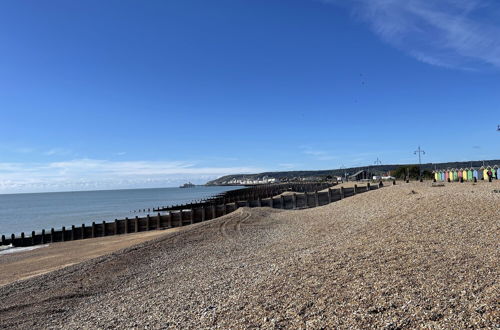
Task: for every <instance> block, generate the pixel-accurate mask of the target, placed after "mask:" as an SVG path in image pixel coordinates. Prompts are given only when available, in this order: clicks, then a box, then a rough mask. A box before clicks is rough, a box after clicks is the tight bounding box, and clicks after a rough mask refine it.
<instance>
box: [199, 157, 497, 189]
mask: <svg viewBox="0 0 500 330" xmlns="http://www.w3.org/2000/svg"><path fill="white" fill-rule="evenodd" d="M484 164H485V165H499V166H500V160H498V159H497V160H485V161H484ZM413 165H415V164H388V165H371V166H362V167H350V168H343V169H340V168H339V169H331V170H312V171H277V172H263V173H253V174H231V175H226V176H223V177H220V178H218V179H215V180H212V181H209V182H207V183H206V184H207V185H224V184H227V183H228V182H229V181H231V180H233V179H235V180H257V179H262V178H264V177H269V178H275V179H277V180H283V179H287V180H293V179H311V180H314V179H322V178H325V177H327V176H332V177H336V176H344V174H345V173H347V174H348V175H350V174H354V173H356V172H358V171H360V170H369V172H371V173H373V174H375V175H380V174H385V173H388V172H389V171H394V170H396V169H398V168H399V167H401V166H413ZM482 165H483V161H482V160H481V161H466V162H448V163H426V164H422V170H434V169H435V168H437V169H446V168H464V167H470V166H472V167H481V166H482Z"/></svg>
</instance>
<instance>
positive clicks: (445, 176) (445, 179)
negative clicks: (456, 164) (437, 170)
mask: <svg viewBox="0 0 500 330" xmlns="http://www.w3.org/2000/svg"><path fill="white" fill-rule="evenodd" d="M449 175H450V172H448V171H444V181H448V178H449V177H450V176H449Z"/></svg>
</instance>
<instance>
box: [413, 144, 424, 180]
mask: <svg viewBox="0 0 500 330" xmlns="http://www.w3.org/2000/svg"><path fill="white" fill-rule="evenodd" d="M413 154H414V155H417V154H418V171H419V175H420V181H422V158H421V156H422V155H425V151H423V150H422V149H421V148H420V146H418V149H417V150H415V151H414V152H413Z"/></svg>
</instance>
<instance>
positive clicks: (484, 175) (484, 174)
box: [483, 166, 490, 180]
mask: <svg viewBox="0 0 500 330" xmlns="http://www.w3.org/2000/svg"><path fill="white" fill-rule="evenodd" d="M488 170H489V166H488V167H486V168H485V169H484V170H483V178H484V179H485V180H489V179H490V177H489V176H488Z"/></svg>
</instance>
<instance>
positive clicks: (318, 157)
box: [301, 146, 339, 160]
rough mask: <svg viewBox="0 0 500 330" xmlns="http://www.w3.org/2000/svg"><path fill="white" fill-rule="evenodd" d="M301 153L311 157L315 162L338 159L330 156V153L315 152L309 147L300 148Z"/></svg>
mask: <svg viewBox="0 0 500 330" xmlns="http://www.w3.org/2000/svg"><path fill="white" fill-rule="evenodd" d="M301 149H302V153H303V154H305V155H308V156H312V157H313V158H314V159H316V160H334V159H339V158H338V156H334V155H332V154H331V153H330V152H328V151H325V150H317V149H313V148H311V147H307V146H305V147H301Z"/></svg>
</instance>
